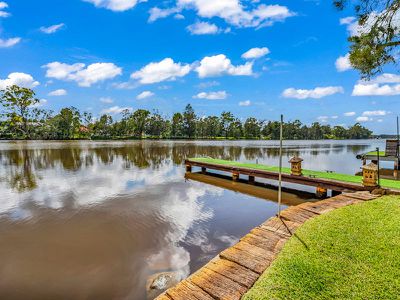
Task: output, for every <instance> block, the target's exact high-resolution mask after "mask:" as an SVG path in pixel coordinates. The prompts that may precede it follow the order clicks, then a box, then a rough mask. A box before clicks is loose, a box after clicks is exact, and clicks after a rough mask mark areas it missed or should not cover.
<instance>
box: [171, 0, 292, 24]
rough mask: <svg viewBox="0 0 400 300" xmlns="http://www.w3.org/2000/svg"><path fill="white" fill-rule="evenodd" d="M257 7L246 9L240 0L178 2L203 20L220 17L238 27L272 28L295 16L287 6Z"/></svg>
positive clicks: (181, 0)
mask: <svg viewBox="0 0 400 300" xmlns="http://www.w3.org/2000/svg"><path fill="white" fill-rule="evenodd" d="M253 3H255V5H252V6H251V7H245V6H243V5H242V4H241V2H240V1H239V0H218V1H215V0H177V6H176V7H177V8H178V9H179V10H183V9H194V10H195V11H196V12H197V15H198V16H200V17H203V18H213V17H219V18H221V19H224V20H225V22H227V23H229V24H231V25H234V26H237V27H258V26H271V25H272V24H273V23H275V22H278V21H284V20H285V19H286V18H288V17H291V16H294V15H295V14H294V13H293V12H291V11H290V10H289V9H288V8H287V7H286V6H281V5H265V4H260V5H257V4H256V1H253Z"/></svg>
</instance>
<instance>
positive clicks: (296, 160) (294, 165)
mask: <svg viewBox="0 0 400 300" xmlns="http://www.w3.org/2000/svg"><path fill="white" fill-rule="evenodd" d="M302 161H303V159H302V158H300V157H298V156H294V157H292V158H291V159H290V160H289V162H290V164H291V174H292V175H295V176H301V175H303V174H302V173H301V162H302Z"/></svg>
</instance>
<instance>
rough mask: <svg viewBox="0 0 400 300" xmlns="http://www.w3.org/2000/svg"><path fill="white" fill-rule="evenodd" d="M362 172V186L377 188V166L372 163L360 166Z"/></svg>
mask: <svg viewBox="0 0 400 300" xmlns="http://www.w3.org/2000/svg"><path fill="white" fill-rule="evenodd" d="M362 170H363V185H364V186H365V187H377V186H378V166H377V165H376V164H374V163H370V164H368V165H365V166H362Z"/></svg>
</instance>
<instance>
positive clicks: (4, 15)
mask: <svg viewBox="0 0 400 300" xmlns="http://www.w3.org/2000/svg"><path fill="white" fill-rule="evenodd" d="M7 7H8V4H7V3H6V2H4V1H0V18H7V17H9V16H10V13H8V12H6V11H4V9H6V8H7Z"/></svg>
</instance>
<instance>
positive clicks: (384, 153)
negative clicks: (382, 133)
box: [366, 151, 386, 157]
mask: <svg viewBox="0 0 400 300" xmlns="http://www.w3.org/2000/svg"><path fill="white" fill-rule="evenodd" d="M366 155H371V156H377V155H378V152H377V151H371V152H368V153H366ZM379 156H380V157H384V156H386V152H385V151H379Z"/></svg>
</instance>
